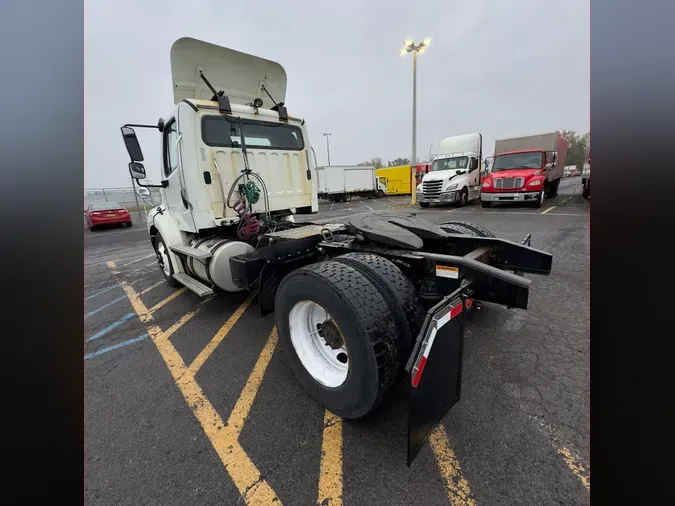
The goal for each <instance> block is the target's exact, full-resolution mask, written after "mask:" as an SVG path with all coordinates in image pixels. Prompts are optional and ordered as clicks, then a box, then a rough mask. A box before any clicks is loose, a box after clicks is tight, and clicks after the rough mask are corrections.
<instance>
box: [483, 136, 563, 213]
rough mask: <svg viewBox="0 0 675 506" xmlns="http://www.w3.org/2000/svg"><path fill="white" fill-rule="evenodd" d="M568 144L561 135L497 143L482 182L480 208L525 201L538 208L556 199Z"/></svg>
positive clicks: (529, 137)
mask: <svg viewBox="0 0 675 506" xmlns="http://www.w3.org/2000/svg"><path fill="white" fill-rule="evenodd" d="M566 154H567V141H566V140H565V138H564V136H563V135H562V134H561V133H560V132H553V133H548V134H539V135H530V136H526V137H516V138H512V139H503V140H498V141H496V143H495V153H494V157H493V160H492V164H491V170H490V173H489V174H488V175H487V177H485V178H484V179H483V182H482V183H481V195H480V199H481V205H482V207H490V206H491V205H492V203H493V202H526V203H531V204H533V205H534V206H535V207H541V206H542V205H543V203H544V198H545V197H555V196H556V195H557V194H558V186H559V185H560V180H561V179H562V177H563V172H564V167H565V160H566Z"/></svg>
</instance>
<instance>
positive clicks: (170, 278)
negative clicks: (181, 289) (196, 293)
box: [155, 232, 180, 287]
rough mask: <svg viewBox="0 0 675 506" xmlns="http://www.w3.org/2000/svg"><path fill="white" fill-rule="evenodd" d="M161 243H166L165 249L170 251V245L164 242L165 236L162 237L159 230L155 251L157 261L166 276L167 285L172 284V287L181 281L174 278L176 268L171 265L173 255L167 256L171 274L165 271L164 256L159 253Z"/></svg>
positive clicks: (178, 284)
mask: <svg viewBox="0 0 675 506" xmlns="http://www.w3.org/2000/svg"><path fill="white" fill-rule="evenodd" d="M160 244H163V245H164V249H165V250H166V251H169V248H168V246H167V245H166V242H164V238H163V237H162V234H160V233H159V232H157V237H156V238H155V253H156V255H157V263H158V264H159V270H160V272H161V273H162V276H163V277H164V281H166V284H167V285H169V286H172V287H177V286H180V283H179V282H178V281H176V280H175V279H174V278H173V274H174V272H175V270H174V268H173V265H171V257H169V256H167V259H168V261H169V270H170V271H171V274H170V275H167V274H166V273H165V272H164V265H163V262H162V257H161V255H160V254H159V250H160V246H159V245H160Z"/></svg>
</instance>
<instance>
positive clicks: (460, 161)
mask: <svg viewBox="0 0 675 506" xmlns="http://www.w3.org/2000/svg"><path fill="white" fill-rule="evenodd" d="M468 164H469V157H468V156H457V157H454V158H441V159H439V160H434V161H433V163H432V164H431V170H453V169H466V167H467V165H468Z"/></svg>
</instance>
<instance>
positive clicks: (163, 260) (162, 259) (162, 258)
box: [157, 242, 171, 276]
mask: <svg viewBox="0 0 675 506" xmlns="http://www.w3.org/2000/svg"><path fill="white" fill-rule="evenodd" d="M157 259H158V260H159V266H160V268H161V269H162V272H163V273H164V274H165V275H166V276H171V264H170V263H169V262H170V260H169V253H168V252H167V251H166V246H164V243H163V242H160V243H159V245H158V246H157Z"/></svg>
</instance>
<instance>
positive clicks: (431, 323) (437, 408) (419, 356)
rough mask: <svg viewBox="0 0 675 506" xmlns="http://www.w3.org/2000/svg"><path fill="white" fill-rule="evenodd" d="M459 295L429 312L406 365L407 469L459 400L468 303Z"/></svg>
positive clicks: (445, 299) (458, 293) (443, 301)
mask: <svg viewBox="0 0 675 506" xmlns="http://www.w3.org/2000/svg"><path fill="white" fill-rule="evenodd" d="M462 292H463V289H460V290H457V291H456V292H454V293H453V294H451V295H449V296H448V297H445V298H444V299H443V300H442V301H441V302H439V303H438V304H437V305H436V306H434V307H433V308H431V309H430V310H429V312H428V313H427V318H426V319H425V321H424V325H423V327H422V329H421V331H420V334H419V337H418V338H417V342H416V343H415V349H414V351H413V353H412V355H411V357H410V361H409V362H408V365H407V366H406V369H408V370H409V372H410V396H409V397H410V398H409V414H408V462H407V464H408V467H410V465H411V464H412V462H413V460H414V459H415V457H417V454H418V453H419V452H420V450H421V449H422V447H423V446H424V444H425V443H426V442H427V440H428V439H429V436H430V434H431V432H432V431H433V430H434V428H436V426H437V425H438V424H439V423H440V421H441V420H442V419H443V417H444V416H445V414H446V413H447V412H448V411H450V409H451V408H452V407H453V406H454V405H455V404H457V402H458V401H459V398H460V393H461V388H462V352H463V348H464V325H463V322H462V320H463V315H462V314H461V313H462V312H463V311H464V309H465V308H466V309H469V308H470V307H471V304H472V299H470V298H466V297H465V296H464V295H463V293H462ZM431 351H433V353H431Z"/></svg>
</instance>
